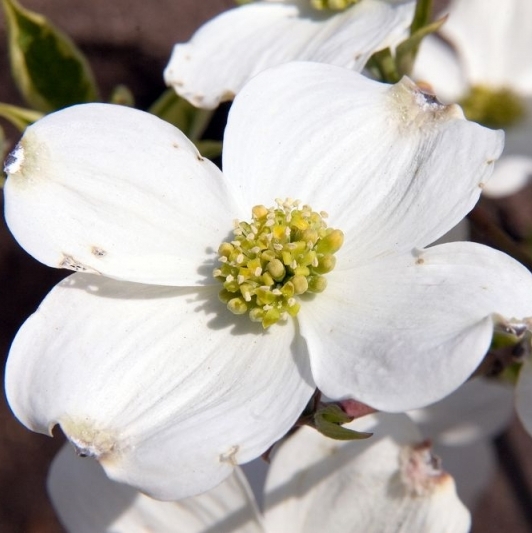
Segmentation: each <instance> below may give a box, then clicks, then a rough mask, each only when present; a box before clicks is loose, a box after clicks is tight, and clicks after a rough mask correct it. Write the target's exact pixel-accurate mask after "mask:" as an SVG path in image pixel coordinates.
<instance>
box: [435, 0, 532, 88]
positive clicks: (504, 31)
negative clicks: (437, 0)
mask: <svg viewBox="0 0 532 533" xmlns="http://www.w3.org/2000/svg"><path fill="white" fill-rule="evenodd" d="M449 13H450V15H449V19H448V20H447V22H446V23H445V24H444V25H443V27H442V30H441V31H442V33H443V34H444V35H445V37H446V38H447V39H449V41H450V42H451V43H452V44H453V45H454V46H455V47H456V48H457V50H458V53H459V54H460V56H461V58H462V60H463V62H464V67H465V69H466V71H467V77H468V79H469V80H470V81H471V83H473V84H487V85H490V86H498V87H510V88H514V89H516V90H518V91H521V92H522V93H524V94H529V95H530V94H532V59H531V56H530V50H531V49H532V2H529V1H528V0H524V1H523V0H505V1H504V2H500V1H499V0H454V1H453V2H452V3H451V5H450V8H449Z"/></svg>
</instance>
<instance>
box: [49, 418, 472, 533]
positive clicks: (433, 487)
mask: <svg viewBox="0 0 532 533" xmlns="http://www.w3.org/2000/svg"><path fill="white" fill-rule="evenodd" d="M350 427H353V428H354V429H356V430H359V431H373V432H374V436H373V437H371V438H370V439H368V440H365V441H356V442H339V441H333V440H331V439H327V438H326V437H324V436H322V435H320V434H319V433H316V432H314V431H312V430H310V429H308V428H302V429H300V430H299V431H297V432H296V434H295V435H293V436H292V437H290V438H289V439H288V440H287V441H286V442H284V443H283V444H282V445H281V446H280V447H279V449H278V450H277V452H276V453H275V455H274V457H273V460H272V464H271V467H270V471H269V474H268V479H267V483H266V488H265V492H266V494H265V510H264V514H263V516H261V515H260V514H259V512H258V511H257V505H256V502H255V501H254V499H253V495H252V494H251V491H250V489H249V486H248V485H247V482H246V480H245V477H244V476H243V475H242V473H241V472H240V471H239V470H238V469H236V470H235V472H234V473H233V475H232V476H231V477H229V478H228V479H227V480H225V481H224V482H223V483H221V484H220V485H218V486H217V487H216V488H214V489H211V490H210V491H209V492H207V493H205V494H201V495H199V496H195V497H191V498H187V499H185V500H182V501H180V502H175V503H174V502H159V501H155V500H151V499H150V498H148V497H147V496H145V495H142V494H139V493H137V492H135V491H134V490H133V489H132V488H130V487H127V486H125V485H120V484H118V483H114V482H112V481H110V480H109V479H108V478H106V476H105V475H104V473H103V471H102V470H101V468H99V466H98V465H96V464H94V463H92V462H90V463H88V462H85V461H79V460H76V457H75V454H74V453H73V451H72V450H70V449H68V448H63V449H62V450H61V452H60V453H59V455H58V456H57V457H56V459H55V461H54V463H53V465H52V468H51V471H50V475H49V478H48V490H49V493H50V497H51V499H52V502H53V503H54V506H55V508H56V510H57V512H58V515H59V517H60V519H61V521H62V522H63V524H64V525H65V527H66V528H67V529H68V530H69V531H71V532H72V533H74V532H75V533H94V532H96V531H98V532H102V533H103V532H105V531H109V532H110V531H112V532H113V533H122V532H123V533H136V532H139V533H140V532H143V531H147V530H149V531H152V532H153V533H178V532H183V533H196V532H197V533H200V532H201V533H206V532H213V533H214V532H216V533H280V532H290V533H322V532H324V531H327V532H331V533H335V532H337V533H345V532H346V531H349V532H351V533H401V532H402V533H412V532H420V531H423V533H446V532H449V531H452V532H453V533H462V532H463V533H466V532H467V531H469V527H470V524H471V520H470V516H469V513H468V511H467V510H466V508H465V507H464V506H463V504H462V503H461V502H460V500H459V499H458V497H457V495H456V491H455V485H454V481H453V478H452V477H451V476H450V475H448V474H447V473H446V472H445V471H443V470H442V469H441V466H440V465H439V464H438V460H437V458H436V457H435V456H433V455H432V454H431V452H430V448H429V446H428V445H427V443H426V442H422V439H421V436H420V434H419V432H418V431H417V430H416V428H415V426H414V425H413V424H412V422H411V421H410V420H409V419H408V417H407V416H406V415H384V414H380V415H374V416H370V417H367V418H365V419H363V420H358V421H356V422H355V423H352V424H350Z"/></svg>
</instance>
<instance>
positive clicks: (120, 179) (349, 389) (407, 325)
mask: <svg viewBox="0 0 532 533" xmlns="http://www.w3.org/2000/svg"><path fill="white" fill-rule="evenodd" d="M323 102H327V105H326V106H325V105H323ZM502 144H503V135H502V133H501V132H494V131H491V130H488V129H486V128H483V127H481V126H479V125H478V124H474V123H472V122H468V121H466V120H464V118H463V114H462V113H461V111H460V109H459V108H458V107H456V106H443V105H441V104H440V103H438V102H437V101H434V99H433V98H432V97H430V96H426V95H425V94H423V93H422V92H421V91H420V89H419V88H418V87H416V86H415V85H414V84H413V83H412V82H411V81H410V80H408V79H406V78H405V79H404V80H403V81H401V82H400V83H398V84H396V85H392V86H390V85H386V84H381V83H378V82H375V81H371V80H369V79H367V78H365V77H364V76H362V75H360V74H357V73H355V72H352V71H349V70H347V69H342V68H338V67H334V66H330V65H323V64H318V63H293V64H287V65H284V66H281V67H277V68H275V69H271V70H269V71H266V72H264V73H262V74H260V75H258V76H257V77H256V78H255V79H254V80H252V81H251V82H250V83H249V84H248V85H247V87H246V88H245V89H243V90H242V91H241V93H240V94H239V96H238V97H237V98H236V100H235V102H234V104H233V107H232V110H231V113H230V116H229V121H228V125H227V128H226V132H225V138H224V154H223V169H224V171H223V173H222V172H221V171H220V170H219V169H218V168H217V167H216V166H214V165H213V164H212V163H211V162H210V161H208V160H205V159H203V158H202V157H201V156H200V155H199V154H198V152H197V150H196V148H195V147H194V146H193V145H192V144H191V143H190V142H189V141H188V140H187V139H186V137H185V136H184V135H183V134H182V133H181V132H180V131H178V130H176V129H175V128H174V127H172V126H171V125H169V124H168V123H165V122H163V121H161V120H159V119H157V118H156V117H154V116H152V115H149V114H146V113H143V112H141V111H138V110H134V109H129V108H126V107H120V106H111V105H104V104H89V105H81V106H75V107H72V108H68V109H65V110H63V111H59V112H57V113H54V114H51V115H48V116H46V117H45V118H43V119H42V120H41V121H39V122H37V123H36V124H34V125H33V126H31V127H30V128H28V130H27V131H26V133H25V134H24V137H23V138H22V140H21V141H20V143H19V145H18V147H17V148H16V149H15V150H14V152H13V154H12V155H11V156H10V157H9V158H8V162H7V165H6V171H7V174H8V180H7V183H6V187H5V196H6V220H7V222H8V225H9V227H10V229H11V231H12V232H13V234H14V235H15V237H16V238H17V240H18V242H19V243H20V244H21V245H22V246H23V247H24V248H25V249H26V250H28V251H29V252H30V253H31V254H32V255H33V256H34V257H36V258H37V259H39V260H40V261H42V262H43V263H45V264H47V265H50V266H54V267H62V268H70V269H73V270H76V271H77V273H75V274H74V275H72V276H70V277H68V278H66V279H65V280H64V281H62V282H61V283H59V284H58V285H57V287H56V288H55V289H54V290H52V291H51V293H50V294H49V295H48V296H47V298H46V299H45V300H44V302H43V303H42V304H41V306H40V308H39V309H38V311H37V312H36V313H35V314H34V315H33V316H31V317H30V318H29V319H28V320H27V321H26V323H25V324H24V325H23V326H22V328H21V329H20V331H19V333H18V335H17V337H16V339H15V341H14V343H13V345H12V348H11V351H10V355H9V360H8V363H7V369H6V391H7V397H8V400H9V403H10V405H11V408H12V409H13V411H14V413H15V414H16V416H17V417H18V418H19V419H20V420H21V421H22V422H23V423H24V424H25V425H26V426H27V427H29V428H31V429H33V430H35V431H39V432H41V433H48V434H49V433H50V432H51V430H52V428H53V427H54V426H55V425H56V424H59V425H60V427H61V429H62V430H63V432H64V433H65V434H66V435H67V437H68V438H69V439H70V440H71V441H72V442H73V443H74V445H75V446H76V447H77V449H78V450H79V453H81V454H83V455H90V456H93V457H96V458H97V459H98V460H99V461H100V462H101V464H102V465H103V466H104V468H105V469H106V471H107V473H108V474H109V475H110V476H111V477H113V478H115V479H117V480H120V481H123V482H126V483H129V484H131V485H134V486H136V487H138V488H140V489H141V490H143V491H144V492H146V493H149V494H150V495H153V496H154V497H157V498H161V499H178V498H183V497H186V496H189V495H192V494H197V493H200V492H202V491H205V490H207V489H208V488H210V487H213V486H214V485H216V484H217V483H219V482H220V481H222V480H223V479H224V478H225V477H227V476H228V475H229V474H230V472H231V471H232V469H233V468H234V465H235V464H242V463H246V462H248V461H250V460H252V459H254V458H256V457H258V456H259V455H261V454H262V453H263V452H264V451H265V450H267V449H268V448H269V447H270V446H271V445H272V444H273V443H274V442H275V441H277V440H278V439H279V438H280V437H282V436H283V435H284V434H285V433H286V432H287V431H288V430H289V429H290V427H291V426H292V425H293V424H294V422H295V421H296V420H297V418H298V417H299V415H300V413H301V412H302V410H303V408H304V407H305V405H306V404H307V401H308V400H309V399H310V397H311V395H312V394H313V391H314V389H315V387H318V388H319V389H320V390H321V391H322V392H323V393H324V394H325V395H327V396H328V397H330V398H332V399H343V398H355V399H356V400H358V401H360V402H363V403H365V404H368V405H370V406H372V407H374V408H376V409H380V410H386V411H403V410H406V409H411V408H416V407H421V406H424V405H427V404H430V403H432V402H434V401H436V400H438V399H440V398H442V397H444V396H445V395H447V394H449V393H450V392H452V391H453V390H454V389H456V388H457V387H458V386H459V385H460V384H462V383H463V382H464V381H465V380H466V379H467V378H468V377H469V375H470V374H471V373H472V372H473V371H474V369H475V368H476V367H477V365H478V364H479V362H480V361H481V360H482V358H483V356H484V354H485V353H486V351H487V350H488V348H489V346H490V341H491V337H492V330H493V326H494V324H497V323H500V322H505V321H506V320H512V321H514V322H516V321H519V320H522V321H524V325H525V327H526V326H528V324H529V321H528V319H527V317H530V316H531V315H532V303H531V298H530V295H532V277H531V275H530V273H529V272H528V271H527V270H526V269H525V268H524V267H523V266H522V265H520V264H519V263H517V262H516V261H514V260H513V259H511V258H510V257H508V256H506V255H504V254H502V253H500V252H497V251H495V250H492V249H490V248H487V247H484V246H481V245H478V244H474V243H469V242H458V243H448V244H443V245H438V246H432V247H429V248H424V247H426V246H427V245H429V244H430V243H432V242H434V241H435V240H436V239H437V238H438V237H440V236H441V235H443V234H444V233H445V232H447V231H448V230H449V229H450V228H452V227H453V226H454V225H456V223H457V222H458V221H459V220H461V219H462V218H463V217H464V215H465V214H466V213H467V212H468V211H469V210H470V209H471V208H472V207H473V205H474V204H475V202H476V201H477V200H478V197H479V195H480V191H481V187H482V186H483V184H484V183H485V181H486V180H487V179H488V177H489V176H490V174H491V171H492V167H493V162H494V160H495V159H497V157H498V156H499V154H500V152H501V150H502ZM290 198H293V199H298V200H301V203H299V202H297V201H296V200H281V199H290ZM276 199H278V200H276ZM309 206H312V207H309ZM327 214H328V216H327ZM235 219H237V222H235ZM326 221H327V222H326ZM329 224H330V226H331V227H329ZM342 243H343V246H342ZM217 249H218V253H216V250H217ZM250 319H251V320H250Z"/></svg>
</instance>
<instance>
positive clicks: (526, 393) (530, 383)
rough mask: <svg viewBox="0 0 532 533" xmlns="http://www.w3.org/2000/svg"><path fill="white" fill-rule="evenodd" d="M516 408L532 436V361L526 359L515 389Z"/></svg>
mask: <svg viewBox="0 0 532 533" xmlns="http://www.w3.org/2000/svg"><path fill="white" fill-rule="evenodd" d="M515 408H516V410H517V415H518V416H519V419H520V420H521V423H522V424H523V427H524V428H525V429H526V430H527V431H528V433H529V435H532V361H531V360H530V358H527V359H525V361H524V362H523V366H522V367H521V370H520V371H519V379H518V380H517V386H516V389H515Z"/></svg>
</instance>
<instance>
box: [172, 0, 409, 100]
mask: <svg viewBox="0 0 532 533" xmlns="http://www.w3.org/2000/svg"><path fill="white" fill-rule="evenodd" d="M413 7H414V2H411V1H401V2H386V1H382V0H364V1H363V2H360V3H359V4H357V5H355V6H353V7H351V8H349V9H347V10H345V11H343V12H339V13H335V14H333V15H329V14H327V13H324V12H317V11H314V10H313V9H312V8H310V7H309V6H308V3H307V2H306V1H298V2H254V3H252V4H250V5H246V6H242V7H239V8H235V9H232V10H229V11H227V12H225V13H222V14H221V15H219V16H218V17H216V18H214V19H213V20H211V21H209V22H208V23H207V24H205V25H204V26H202V27H201V28H200V29H199V30H198V32H197V33H196V34H195V35H194V36H193V37H192V39H191V40H190V41H189V42H188V43H186V44H178V45H176V46H175V48H174V50H173V53H172V57H171V58H170V62H169V64H168V66H167V68H166V70H165V73H164V77H165V80H166V83H167V84H168V85H171V86H173V87H174V89H175V90H176V91H177V93H178V94H179V95H181V96H183V97H184V98H186V99H188V100H189V101H190V102H192V104H194V105H196V106H198V107H204V108H214V107H216V106H217V105H218V104H219V103H220V101H224V100H230V99H232V98H233V97H234V95H235V94H237V93H238V92H239V91H240V89H241V88H242V86H243V85H244V84H245V83H246V81H248V80H249V79H251V78H252V77H253V76H255V75H256V74H258V73H259V72H262V71H263V70H265V69H267V68H269V67H273V66H276V65H280V64H282V63H286V62H288V61H292V60H307V61H318V62H322V63H331V64H335V65H338V66H342V67H347V68H352V69H356V70H359V71H360V70H362V68H363V67H364V65H365V64H366V61H367V60H368V58H369V57H370V55H371V54H372V53H373V52H375V51H376V50H379V49H381V48H385V47H386V46H389V45H391V44H395V43H396V41H397V40H398V37H399V36H400V35H402V33H403V32H404V30H406V28H407V27H408V26H409V25H410V22H411V20H412V15H413Z"/></svg>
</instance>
